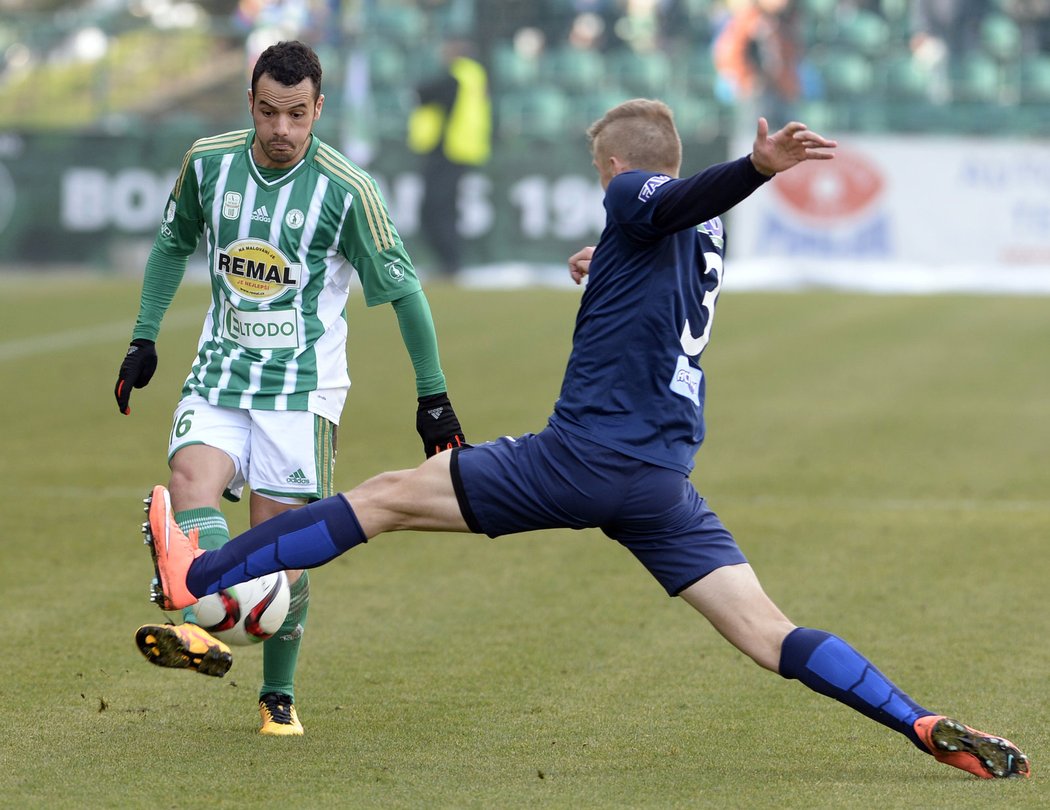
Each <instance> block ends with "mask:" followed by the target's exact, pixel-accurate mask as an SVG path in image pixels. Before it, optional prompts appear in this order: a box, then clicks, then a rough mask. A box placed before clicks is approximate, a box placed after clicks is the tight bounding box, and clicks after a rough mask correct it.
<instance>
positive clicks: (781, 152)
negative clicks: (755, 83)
mask: <svg viewBox="0 0 1050 810" xmlns="http://www.w3.org/2000/svg"><path fill="white" fill-rule="evenodd" d="M836 146H838V142H837V141H832V140H828V139H827V138H825V137H824V136H823V135H819V134H817V133H816V132H812V131H810V129H809V128H808V127H807V126H806V125H805V124H802V123H799V122H798V121H792V122H791V123H790V124H788V125H787V126H785V127H784V128H783V129H780V130H777V131H776V132H774V133H773V134H772V135H770V134H769V122H768V121H766V119H765V118H759V119H758V133H757V134H756V135H755V145H754V146H753V147H752V149H751V162H752V163H753V164H754V166H755V168H756V169H758V171H760V172H761V173H762V174H765V175H768V176H772V175H774V174H776V173H777V172H783V171H787V170H788V169H790V168H791V167H792V166H796V165H798V164H799V163H802V161H804V160H831V159H832V158H833V157H835V155H834V153H833V152H830V151H828V150H831V149H834V148H835V147H836Z"/></svg>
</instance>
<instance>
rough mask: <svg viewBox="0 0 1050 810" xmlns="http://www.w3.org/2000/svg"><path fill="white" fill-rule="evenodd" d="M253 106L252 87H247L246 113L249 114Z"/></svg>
mask: <svg viewBox="0 0 1050 810" xmlns="http://www.w3.org/2000/svg"><path fill="white" fill-rule="evenodd" d="M254 107H255V97H254V96H253V95H252V89H251V88H250V87H249V88H248V113H249V114H251V113H252V111H253V110H254Z"/></svg>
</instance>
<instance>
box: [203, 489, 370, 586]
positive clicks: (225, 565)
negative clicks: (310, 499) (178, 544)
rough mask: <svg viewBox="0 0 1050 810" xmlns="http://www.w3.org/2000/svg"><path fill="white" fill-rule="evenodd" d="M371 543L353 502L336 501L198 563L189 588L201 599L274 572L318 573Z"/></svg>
mask: <svg viewBox="0 0 1050 810" xmlns="http://www.w3.org/2000/svg"><path fill="white" fill-rule="evenodd" d="M367 541H368V538H367V537H365V533H364V531H363V530H362V529H361V524H360V523H358V522H357V516H356V515H355V514H354V510H353V509H352V508H351V507H350V503H349V501H347V500H346V498H344V497H343V496H342V495H334V496H332V497H331V498H325V499H323V500H320V501H315V502H314V503H311V504H307V505H306V506H303V507H301V508H299V509H290V510H288V511H287V512H283V513H281V514H280V515H278V516H277V517H274V518H271V519H270V520H267V521H266V522H265V523H260V524H259V525H258V526H254V527H252V528H251V529H248V531H246V532H244V534H240V535H238V536H237V537H235V538H234V539H233V540H231V541H230V542H229V543H227V544H226V545H224V546H223V547H222V548H220V549H216V550H214V551H209V552H208V553H207V554H204V555H202V556H200V557H198V558H197V559H196V560H194V561H193V564H192V565H191V566H190V570H189V572H188V573H187V575H186V586H187V587H188V588H189V590H190V593H192V594H193V595H194V596H197V597H201V596H204V595H205V594H209V593H215V592H216V591H218V590H220V589H221V588H228V587H230V586H231V585H234V584H236V583H238V582H243V581H245V580H247V579H253V578H255V577H261V576H262V575H263V574H269V573H271V572H273V571H284V570H288V569H295V568H316V567H317V566H319V565H324V563H326V562H328V561H329V560H332V559H334V558H336V557H338V556H339V555H340V554H342V553H343V552H345V551H349V550H350V549H351V548H353V547H354V546H356V545H358V544H360V543H365V542H367Z"/></svg>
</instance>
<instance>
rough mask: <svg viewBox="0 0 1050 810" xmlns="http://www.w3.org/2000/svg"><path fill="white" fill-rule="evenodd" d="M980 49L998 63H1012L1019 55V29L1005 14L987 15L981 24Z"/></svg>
mask: <svg viewBox="0 0 1050 810" xmlns="http://www.w3.org/2000/svg"><path fill="white" fill-rule="evenodd" d="M981 47H982V48H983V49H984V50H985V52H987V53H988V54H989V55H990V56H992V57H994V58H995V59H997V60H998V61H1000V62H1012V61H1014V60H1015V59H1017V57H1018V55H1019V54H1020V53H1021V29H1020V27H1019V26H1018V25H1017V23H1016V22H1014V21H1013V20H1012V19H1010V18H1009V17H1007V16H1006V15H1005V14H989V15H988V16H987V17H985V18H984V21H983V22H982V23H981Z"/></svg>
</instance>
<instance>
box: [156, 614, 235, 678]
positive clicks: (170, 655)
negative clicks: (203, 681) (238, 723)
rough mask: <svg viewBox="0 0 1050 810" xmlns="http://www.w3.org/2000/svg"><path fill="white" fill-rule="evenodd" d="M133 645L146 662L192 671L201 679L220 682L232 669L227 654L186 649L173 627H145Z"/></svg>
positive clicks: (223, 651)
mask: <svg viewBox="0 0 1050 810" xmlns="http://www.w3.org/2000/svg"><path fill="white" fill-rule="evenodd" d="M135 644H136V645H137V646H138V648H139V652H141V653H142V654H143V655H144V656H145V657H146V660H147V661H149V662H150V663H151V664H156V665H157V666H158V667H166V668H168V669H192V670H193V671H195V672H199V673H200V674H201V675H209V676H211V677H214V678H221V677H223V676H224V675H225V674H226V673H227V672H229V671H230V667H232V666H233V655H232V654H231V653H230V651H229V650H223V649H221V648H219V647H213V646H209V647H208V649H207V650H206V651H204V652H201V653H195V652H193V651H192V650H189V649H188V648H187V647H186V644H185V643H184V642H183V639H182V638H181V637H180V636H179V634H178V631H177V630H176V629H175V627H174V626H173V625H145V626H144V627H140V628H139V629H138V631H137V632H136V633H135Z"/></svg>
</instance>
